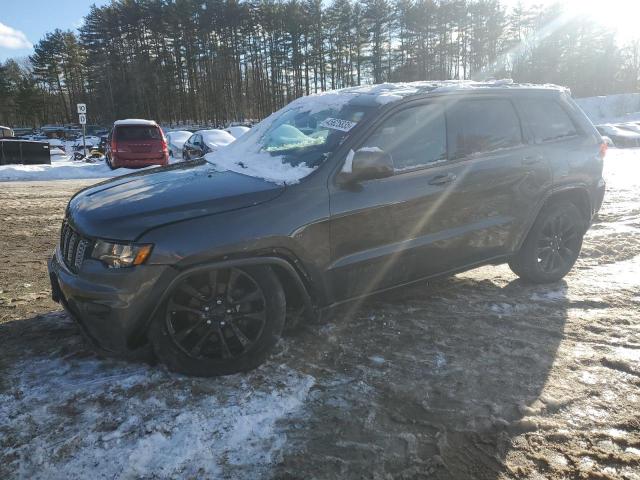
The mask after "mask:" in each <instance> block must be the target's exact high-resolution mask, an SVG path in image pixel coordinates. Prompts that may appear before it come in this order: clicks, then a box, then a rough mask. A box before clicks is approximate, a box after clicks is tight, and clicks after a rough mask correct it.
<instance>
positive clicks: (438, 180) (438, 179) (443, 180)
mask: <svg viewBox="0 0 640 480" xmlns="http://www.w3.org/2000/svg"><path fill="white" fill-rule="evenodd" d="M455 179H456V176H455V174H453V173H444V174H442V175H436V176H435V177H433V178H432V179H431V180H429V185H446V184H447V183H451V182H453V181H454V180H455Z"/></svg>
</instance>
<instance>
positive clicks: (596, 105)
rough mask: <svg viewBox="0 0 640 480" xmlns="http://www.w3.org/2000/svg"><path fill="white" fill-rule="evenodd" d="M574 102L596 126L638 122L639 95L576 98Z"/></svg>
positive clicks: (626, 94)
mask: <svg viewBox="0 0 640 480" xmlns="http://www.w3.org/2000/svg"><path fill="white" fill-rule="evenodd" d="M575 101H576V103H577V104H578V105H579V106H580V108H582V110H583V111H584V113H586V114H587V116H588V117H589V119H590V120H591V121H592V122H593V123H594V124H596V125H598V124H601V123H620V122H629V121H637V120H640V93H622V94H619V95H607V96H606V97H586V98H576V99H575Z"/></svg>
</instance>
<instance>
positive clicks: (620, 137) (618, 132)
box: [596, 124, 640, 148]
mask: <svg viewBox="0 0 640 480" xmlns="http://www.w3.org/2000/svg"><path fill="white" fill-rule="evenodd" d="M596 130H598V132H599V133H600V134H601V135H605V136H607V137H609V138H610V139H611V141H612V142H613V144H614V145H615V146H616V147H618V148H634V147H640V133H636V132H632V131H630V130H626V129H624V128H620V127H618V126H616V125H610V124H604V125H596Z"/></svg>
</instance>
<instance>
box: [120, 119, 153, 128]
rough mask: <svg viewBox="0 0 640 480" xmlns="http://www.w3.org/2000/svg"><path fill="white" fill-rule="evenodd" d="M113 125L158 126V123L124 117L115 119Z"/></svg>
mask: <svg viewBox="0 0 640 480" xmlns="http://www.w3.org/2000/svg"><path fill="white" fill-rule="evenodd" d="M113 124H114V125H153V126H156V127H157V126H158V124H157V123H156V122H155V121H153V120H144V119H141V118H126V119H124V120H116V121H115V122H113Z"/></svg>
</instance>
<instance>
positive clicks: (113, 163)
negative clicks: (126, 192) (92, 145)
mask: <svg viewBox="0 0 640 480" xmlns="http://www.w3.org/2000/svg"><path fill="white" fill-rule="evenodd" d="M105 155H106V157H107V165H109V167H110V168H111V169H114V168H118V167H127V168H136V167H147V166H149V165H168V164H169V147H168V145H167V139H166V138H165V136H164V134H163V133H162V130H161V129H160V127H159V126H158V124H157V123H156V122H154V121H153V120H141V119H127V120H117V121H116V122H115V123H114V124H113V128H112V129H111V133H110V134H109V138H108V142H107V151H106V152H105Z"/></svg>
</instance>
